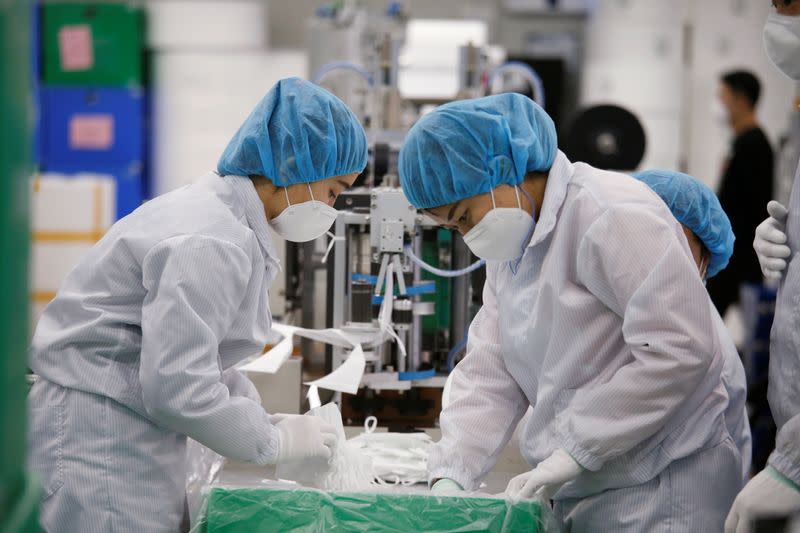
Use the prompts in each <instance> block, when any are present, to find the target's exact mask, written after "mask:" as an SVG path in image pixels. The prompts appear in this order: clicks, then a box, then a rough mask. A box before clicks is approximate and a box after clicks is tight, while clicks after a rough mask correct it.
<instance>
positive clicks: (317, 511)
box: [205, 487, 552, 533]
mask: <svg viewBox="0 0 800 533" xmlns="http://www.w3.org/2000/svg"><path fill="white" fill-rule="evenodd" d="M543 511H544V513H543ZM551 520H552V513H551V511H550V510H549V509H543V508H542V506H541V504H540V503H538V502H536V501H523V502H518V503H513V504H512V503H510V502H507V501H505V500H502V499H496V498H480V497H458V496H435V495H431V494H393V493H377V494H374V493H329V492H322V491H316V490H305V489H304V490H274V489H259V488H247V489H240V488H227V487H214V488H212V489H211V493H210V495H209V499H208V507H207V511H206V523H205V531H207V532H208V533H223V532H225V533H229V532H246V533H269V532H275V533H278V532H280V533H286V532H288V531H292V532H308V533H311V532H327V531H336V532H342V533H346V532H360V531H369V532H371V533H384V532H386V533H388V532H393V533H399V532H425V533H454V532H469V531H474V532H477V531H481V532H492V533H495V532H496V533H500V532H503V533H511V532H525V533H537V532H544V531H552V527H550V528H546V527H545V525H544V524H546V523H547V524H549V523H551Z"/></svg>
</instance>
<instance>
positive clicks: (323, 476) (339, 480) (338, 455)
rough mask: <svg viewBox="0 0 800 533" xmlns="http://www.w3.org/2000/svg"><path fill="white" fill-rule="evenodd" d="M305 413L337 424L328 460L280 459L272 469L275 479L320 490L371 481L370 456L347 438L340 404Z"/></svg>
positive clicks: (357, 486)
mask: <svg viewBox="0 0 800 533" xmlns="http://www.w3.org/2000/svg"><path fill="white" fill-rule="evenodd" d="M306 416H318V417H320V418H322V419H323V420H325V422H327V423H329V424H331V425H332V426H333V427H335V428H336V433H337V436H338V439H337V443H336V447H335V448H334V449H333V454H332V455H331V458H330V459H329V460H327V461H324V460H318V461H314V460H306V461H301V462H296V463H281V464H279V465H278V466H277V467H276V469H275V475H276V476H277V477H278V479H288V480H291V481H296V482H298V483H300V484H301V485H305V486H307V487H313V488H317V489H322V490H337V491H340V490H344V491H357V490H363V489H366V488H367V487H369V486H370V484H371V482H372V464H371V462H370V458H369V456H367V455H365V454H364V453H362V452H361V451H360V450H359V449H358V447H357V446H355V445H353V444H351V443H350V442H349V441H347V440H346V438H345V434H344V425H343V424H342V414H341V413H340V412H339V407H338V406H337V405H336V404H335V403H329V404H326V405H323V406H322V407H318V408H316V409H312V410H311V411H309V412H308V413H307V414H306Z"/></svg>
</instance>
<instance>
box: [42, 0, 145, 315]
mask: <svg viewBox="0 0 800 533" xmlns="http://www.w3.org/2000/svg"><path fill="white" fill-rule="evenodd" d="M39 16H40V18H39V21H38V22H39V24H40V31H39V33H40V39H39V42H38V47H39V49H40V62H39V65H40V76H39V78H40V87H39V115H40V116H39V131H38V146H37V154H38V164H39V169H40V171H41V174H40V176H39V177H38V178H37V180H36V181H35V183H34V185H33V194H32V202H33V205H32V215H33V216H32V238H33V243H32V247H31V253H32V269H31V271H32V279H31V288H32V295H31V296H32V304H33V305H32V309H33V310H34V317H33V318H34V321H33V324H35V322H36V319H37V318H38V315H39V313H40V312H41V310H42V308H43V306H44V305H45V304H46V303H47V302H49V300H51V299H52V298H53V297H54V295H55V292H56V291H57V290H58V288H59V286H60V285H61V283H62V281H63V279H64V277H65V276H66V275H67V274H68V273H69V271H70V270H72V268H74V266H75V265H76V264H77V262H78V261H79V260H80V258H81V257H83V255H84V254H85V252H86V251H87V250H88V249H89V248H91V246H92V245H94V243H95V242H97V241H98V240H99V239H100V238H101V237H102V235H103V234H104V233H105V231H106V230H107V229H108V228H109V227H110V226H111V224H113V223H114V221H115V220H117V219H119V218H122V217H124V216H125V215H127V214H128V213H130V212H131V211H133V210H134V209H136V208H137V207H138V206H139V205H140V204H141V203H142V201H143V200H144V199H145V195H146V187H145V183H146V182H145V179H144V176H143V170H144V169H145V126H146V119H145V116H146V114H145V112H146V99H145V90H144V75H143V74H144V72H145V68H144V14H143V11H142V10H141V9H140V8H137V7H133V6H130V5H127V4H124V3H114V4H109V3H45V4H43V5H41V7H40V13H39Z"/></svg>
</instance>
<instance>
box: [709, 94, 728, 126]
mask: <svg viewBox="0 0 800 533" xmlns="http://www.w3.org/2000/svg"><path fill="white" fill-rule="evenodd" d="M711 118H712V119H713V120H714V122H715V123H716V124H717V125H718V126H722V127H724V128H727V127H729V126H730V124H731V123H730V119H729V118H728V110H727V109H726V108H725V105H724V104H723V103H722V102H720V101H719V98H714V101H713V102H712V103H711Z"/></svg>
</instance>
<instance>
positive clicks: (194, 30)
mask: <svg viewBox="0 0 800 533" xmlns="http://www.w3.org/2000/svg"><path fill="white" fill-rule="evenodd" d="M268 20H269V19H268V14H267V2H266V1H264V0H225V1H219V0H217V1H214V0H149V1H148V2H147V24H148V28H147V46H148V47H149V48H151V49H154V50H156V51H158V52H161V51H176V50H191V51H203V50H205V51H222V50H227V51H231V50H252V49H263V48H266V47H267V43H268V42H269V41H268V27H269V24H268Z"/></svg>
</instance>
